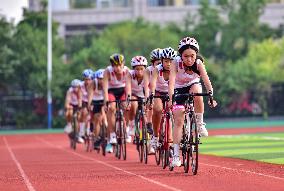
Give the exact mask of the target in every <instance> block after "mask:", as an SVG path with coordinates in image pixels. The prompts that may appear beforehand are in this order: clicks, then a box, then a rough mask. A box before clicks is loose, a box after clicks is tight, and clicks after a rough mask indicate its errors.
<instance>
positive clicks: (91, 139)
mask: <svg viewBox="0 0 284 191" xmlns="http://www.w3.org/2000/svg"><path fill="white" fill-rule="evenodd" d="M102 104H103V103H93V104H92V105H93V106H94V107H95V106H101V105H102ZM91 113H92V112H91ZM92 125H93V123H91V127H90V134H89V135H87V136H86V137H87V139H86V145H87V151H88V149H89V150H93V149H94V148H95V146H94V144H95V135H94V127H93V126H92ZM106 128H107V127H106V125H105V123H104V122H102V124H101V128H100V132H99V137H100V147H101V149H102V154H103V156H105V155H106V145H107V129H106ZM99 152H100V149H97V153H99Z"/></svg>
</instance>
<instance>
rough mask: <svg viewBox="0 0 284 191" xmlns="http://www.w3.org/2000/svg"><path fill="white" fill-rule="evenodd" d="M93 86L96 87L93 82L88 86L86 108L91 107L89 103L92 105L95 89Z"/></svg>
mask: <svg viewBox="0 0 284 191" xmlns="http://www.w3.org/2000/svg"><path fill="white" fill-rule="evenodd" d="M95 86H96V84H95V81H93V82H92V83H91V84H90V85H89V86H88V107H90V106H91V103H92V100H93V97H94V89H95V88H96V87H95Z"/></svg>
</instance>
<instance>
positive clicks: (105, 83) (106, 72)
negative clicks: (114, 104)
mask: <svg viewBox="0 0 284 191" xmlns="http://www.w3.org/2000/svg"><path fill="white" fill-rule="evenodd" d="M109 75H110V74H109V71H108V70H105V71H104V78H103V91H104V99H105V101H108V80H109Z"/></svg>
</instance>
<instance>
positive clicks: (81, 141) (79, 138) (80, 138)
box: [77, 136, 85, 143]
mask: <svg viewBox="0 0 284 191" xmlns="http://www.w3.org/2000/svg"><path fill="white" fill-rule="evenodd" d="M77 141H78V143H84V142H85V141H84V139H83V138H82V137H80V136H79V137H77Z"/></svg>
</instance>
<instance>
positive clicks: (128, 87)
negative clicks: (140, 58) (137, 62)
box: [125, 71, 131, 97]
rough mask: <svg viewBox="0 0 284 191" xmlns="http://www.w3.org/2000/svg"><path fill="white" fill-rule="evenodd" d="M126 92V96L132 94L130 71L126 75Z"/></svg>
mask: <svg viewBox="0 0 284 191" xmlns="http://www.w3.org/2000/svg"><path fill="white" fill-rule="evenodd" d="M125 93H126V97H127V96H128V95H129V96H131V74H130V72H129V71H128V72H127V76H126V84H125Z"/></svg>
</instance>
